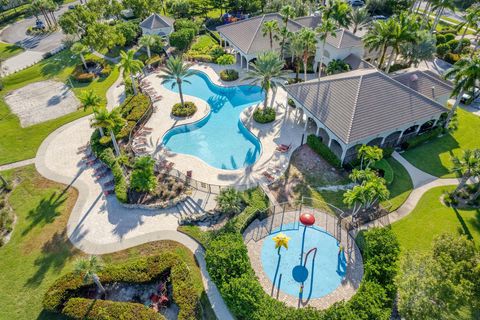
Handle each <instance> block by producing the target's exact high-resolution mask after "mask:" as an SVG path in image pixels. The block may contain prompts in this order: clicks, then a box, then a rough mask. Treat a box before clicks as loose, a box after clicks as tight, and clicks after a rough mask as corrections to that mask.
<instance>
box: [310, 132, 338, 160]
mask: <svg viewBox="0 0 480 320" xmlns="http://www.w3.org/2000/svg"><path fill="white" fill-rule="evenodd" d="M307 144H308V146H309V147H310V148H312V150H313V151H315V152H316V153H317V154H319V155H320V156H321V157H322V158H323V159H325V161H327V162H328V163H330V164H331V165H332V166H334V167H335V168H341V167H342V163H341V161H340V159H338V157H337V156H336V155H335V153H333V152H332V150H330V149H329V148H328V146H326V145H325V144H324V143H323V142H322V141H321V140H320V139H319V138H318V137H317V136H315V135H313V134H311V135H309V136H308V137H307Z"/></svg>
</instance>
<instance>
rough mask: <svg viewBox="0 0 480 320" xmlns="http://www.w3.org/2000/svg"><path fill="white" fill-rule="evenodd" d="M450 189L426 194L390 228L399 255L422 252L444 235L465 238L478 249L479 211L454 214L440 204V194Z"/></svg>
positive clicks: (439, 188) (438, 189)
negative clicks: (462, 236) (394, 235)
mask: <svg viewBox="0 0 480 320" xmlns="http://www.w3.org/2000/svg"><path fill="white" fill-rule="evenodd" d="M454 188H455V187H454V186H449V187H437V188H433V189H431V190H429V191H427V192H426V193H425V194H424V195H423V197H422V198H421V199H420V201H419V203H418V204H417V206H416V207H415V209H414V210H413V211H412V212H411V213H410V214H409V215H408V216H406V217H405V218H403V219H401V220H400V221H398V222H395V223H394V224H392V229H393V231H394V233H395V234H396V235H397V238H398V240H399V242H400V246H401V249H402V251H406V250H415V251H421V252H426V251H428V250H430V248H431V245H432V242H433V239H434V238H435V237H436V236H438V235H440V234H442V233H446V232H448V233H454V234H459V235H460V234H465V235H467V236H468V237H470V238H472V239H473V240H474V242H475V243H476V245H477V246H479V247H480V209H471V210H456V209H453V208H449V207H446V206H444V205H443V204H442V203H441V202H440V197H441V196H442V193H443V192H444V191H445V190H449V191H451V190H453V189H454Z"/></svg>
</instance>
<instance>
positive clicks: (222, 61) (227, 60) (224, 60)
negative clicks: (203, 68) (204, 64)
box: [216, 54, 236, 66]
mask: <svg viewBox="0 0 480 320" xmlns="http://www.w3.org/2000/svg"><path fill="white" fill-rule="evenodd" d="M235 61H236V60H235V56H232V55H231V54H222V55H221V56H220V57H218V58H217V61H216V63H217V64H219V65H222V66H226V65H230V64H235Z"/></svg>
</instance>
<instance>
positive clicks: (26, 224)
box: [0, 166, 215, 320]
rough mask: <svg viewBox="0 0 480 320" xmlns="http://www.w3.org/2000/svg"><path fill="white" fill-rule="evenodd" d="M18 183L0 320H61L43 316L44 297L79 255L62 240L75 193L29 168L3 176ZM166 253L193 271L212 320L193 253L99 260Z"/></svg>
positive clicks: (144, 251) (0, 252)
mask: <svg viewBox="0 0 480 320" xmlns="http://www.w3.org/2000/svg"><path fill="white" fill-rule="evenodd" d="M2 175H4V177H5V178H6V179H8V180H10V181H11V180H15V181H17V183H18V184H17V185H16V187H15V188H14V190H13V191H12V194H11V196H10V199H9V202H10V204H11V206H12V207H13V209H14V210H15V213H16V214H17V217H18V220H17V224H16V225H15V229H14V233H13V236H12V239H11V240H10V242H9V243H8V244H7V245H5V246H4V247H2V248H0V257H1V259H0V270H1V272H0V301H2V303H1V305H2V307H1V308H0V319H11V320H15V319H18V320H24V319H45V320H47V319H48V320H52V319H63V317H60V316H58V315H54V314H50V313H46V312H42V299H43V294H44V293H45V291H46V290H47V289H48V288H49V287H50V285H51V284H52V283H53V282H54V281H55V280H56V279H57V278H58V277H59V276H60V275H62V274H64V273H66V272H69V271H71V270H72V268H73V264H74V262H75V260H76V258H78V257H79V256H81V255H82V254H81V253H80V252H79V251H78V250H77V249H75V248H73V247H72V245H71V244H70V242H69V241H68V239H67V237H66V223H67V220H68V217H69V214H70V210H71V208H72V207H73V205H74V203H75V201H76V198H77V192H76V191H75V190H74V189H67V190H65V186H64V185H62V184H58V183H55V182H52V181H49V180H47V179H44V178H43V177H41V176H40V175H39V174H38V173H37V172H36V171H35V168H34V167H33V166H28V167H24V168H22V169H16V170H10V171H5V172H2ZM163 250H168V251H173V252H175V253H177V254H178V255H180V256H181V257H182V259H183V260H184V261H185V262H186V263H187V264H188V266H189V267H190V269H191V270H194V272H193V273H192V274H193V278H194V282H195V287H196V288H197V290H198V291H197V292H198V294H199V295H201V296H202V302H203V303H202V306H203V309H204V312H205V314H206V318H207V319H215V318H214V316H213V315H212V310H211V309H210V306H209V304H208V299H207V298H206V296H205V293H204V291H203V284H202V280H201V275H200V270H199V268H198V266H197V265H196V262H195V259H194V257H193V255H192V253H191V252H190V251H189V250H188V249H187V248H186V247H184V246H183V245H181V244H179V243H177V242H173V241H159V242H153V243H149V244H144V245H141V246H138V247H134V248H131V249H127V250H124V251H120V252H117V253H114V254H108V255H104V256H102V259H103V260H104V261H105V262H106V263H114V262H117V261H119V262H120V261H121V262H124V261H126V260H128V259H131V258H136V257H138V256H148V255H150V254H156V253H158V252H159V251H163Z"/></svg>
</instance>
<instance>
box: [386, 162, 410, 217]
mask: <svg viewBox="0 0 480 320" xmlns="http://www.w3.org/2000/svg"><path fill="white" fill-rule="evenodd" d="M386 160H387V161H388V163H389V164H390V166H391V167H392V170H393V182H392V183H391V184H390V185H389V186H388V190H389V191H390V199H389V201H386V202H385V203H383V205H384V207H386V208H389V211H394V210H397V209H398V208H399V207H400V206H401V205H402V204H403V203H404V202H405V200H407V198H408V196H409V195H410V193H411V192H412V190H413V184H412V179H410V175H409V174H408V172H407V170H406V169H405V168H404V167H403V166H402V165H401V164H400V162H398V161H397V160H395V159H393V158H392V157H390V158H388V159H386Z"/></svg>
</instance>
